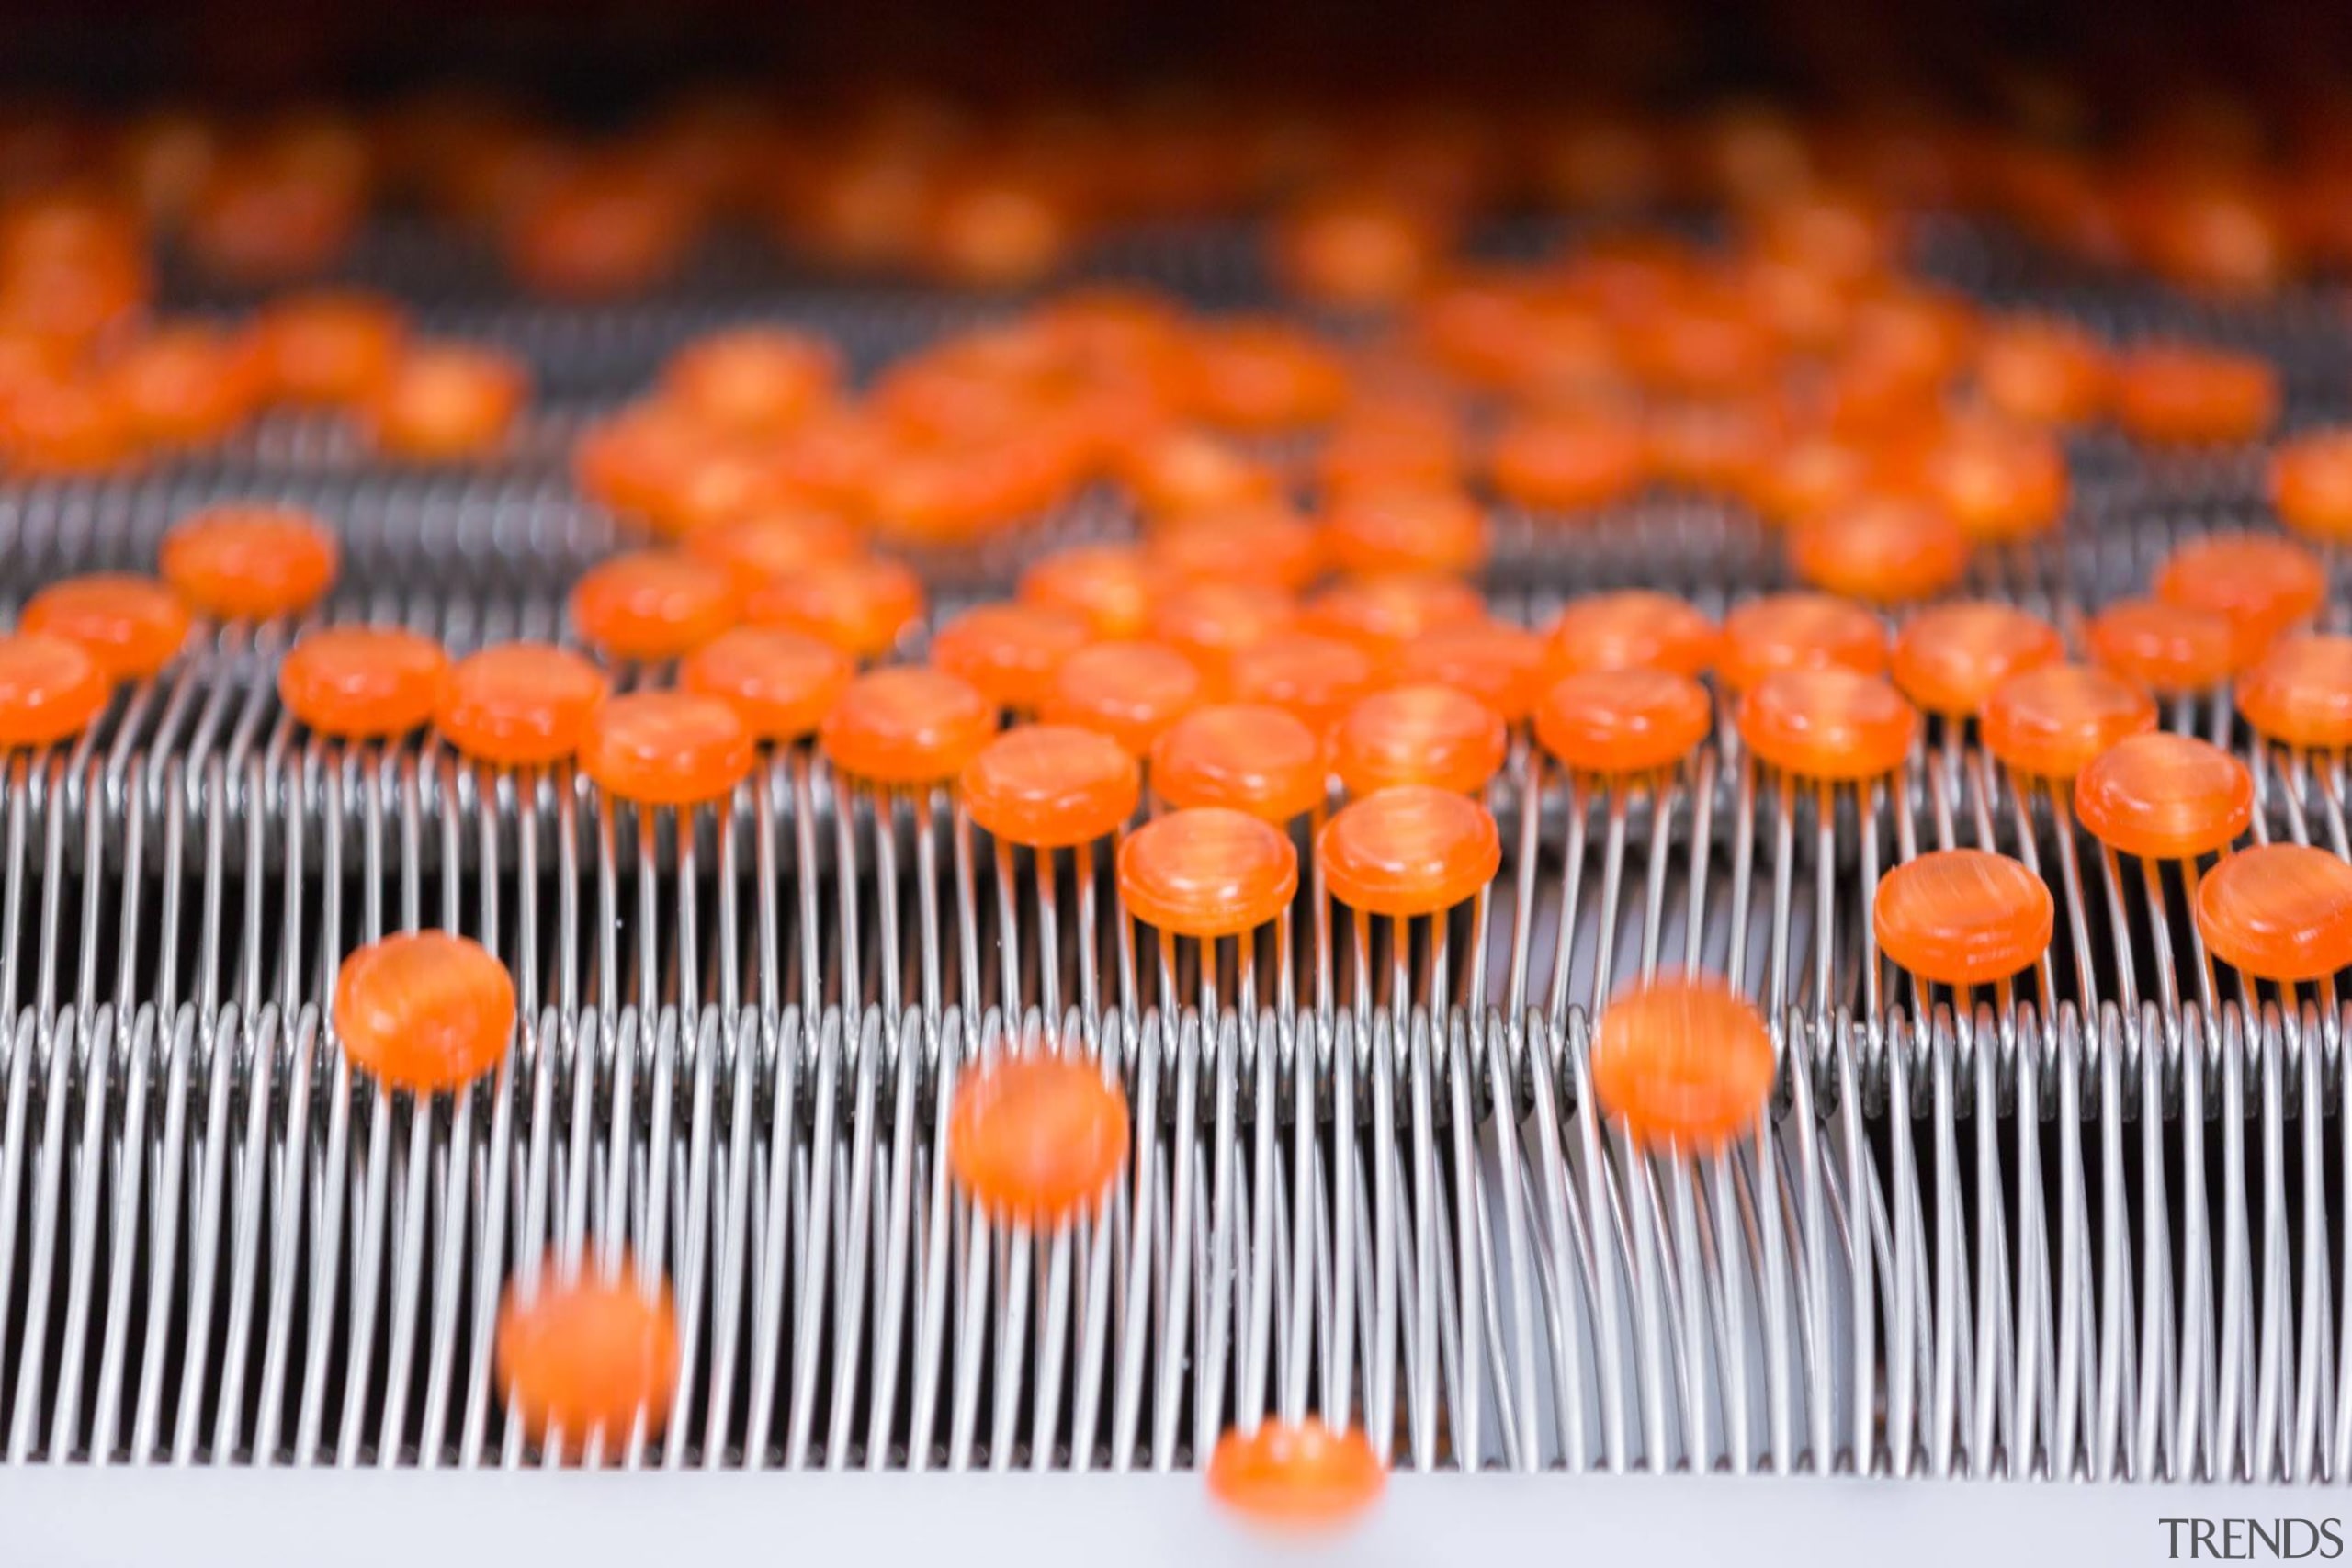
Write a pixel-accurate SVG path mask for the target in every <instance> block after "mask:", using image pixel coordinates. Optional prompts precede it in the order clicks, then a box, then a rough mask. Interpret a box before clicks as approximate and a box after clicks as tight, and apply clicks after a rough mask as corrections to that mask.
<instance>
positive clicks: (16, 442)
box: [0, 374, 135, 474]
mask: <svg viewBox="0 0 2352 1568" xmlns="http://www.w3.org/2000/svg"><path fill="white" fill-rule="evenodd" d="M134 440H135V435H134V433H133V431H132V429H131V425H130V419H129V418H128V416H127V415H126V414H125V412H124V411H123V408H122V405H121V403H120V401H119V400H118V399H117V398H116V397H115V396H114V393H113V389H111V388H110V387H109V386H107V384H106V383H105V382H104V381H101V380H100V379H98V378H96V377H93V376H87V375H81V374H71V375H63V376H40V377H33V378H27V379H24V380H21V381H18V382H16V383H14V384H12V385H10V386H9V387H8V389H7V396H6V403H5V407H0V452H5V455H6V457H7V460H8V464H9V466H10V467H11V468H15V469H17V471H18V472H19V473H23V474H88V473H96V472H98V471H100V470H102V469H106V468H114V467H116V466H117V465H119V464H120V463H123V462H126V461H128V460H129V459H130V457H132V456H134V454H135V446H134Z"/></svg>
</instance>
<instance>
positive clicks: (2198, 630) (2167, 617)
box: [2085, 599, 2237, 697]
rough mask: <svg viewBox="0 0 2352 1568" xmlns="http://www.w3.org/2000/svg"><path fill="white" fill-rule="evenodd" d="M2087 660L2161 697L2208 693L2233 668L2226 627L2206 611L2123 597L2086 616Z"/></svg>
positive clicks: (2233, 654)
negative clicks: (2089, 617)
mask: <svg viewBox="0 0 2352 1568" xmlns="http://www.w3.org/2000/svg"><path fill="white" fill-rule="evenodd" d="M2085 640H2086V643H2087V644H2088V645H2089V648H2090V654H2091V658H2092V659H2094V660H2097V661H2098V663H2099V664H2100V665H2101V666H2103V667H2104V668H2106V669H2109V670H2112V671H2115V672H2116V673H2117V674H2119V675H2120V676H2122V677H2124V678H2125V679H2126V680H2130V681H2136V682H2139V683H2140V684H2141V685H2143V686H2145V687H2147V688H2148V690H2150V691H2152V692H2154V693H2155V694H2156V695H2158V696H2160V697H2176V696H2186V695H2191V694H2195V693H2198V692H2203V691H2209V690H2211V688H2212V687H2215V686H2218V685H2220V684H2221V683H2222V681H2224V680H2225V679H2227V678H2228V676H2229V674H2230V671H2233V670H2234V669H2236V668H2237V646H2236V642H2235V640H2234V639H2233V637H2232V636H2231V634H2230V623H2229V622H2228V621H2227V620H2226V619H2224V618H2223V617H2222V615H2219V614H2218V613H2216V612H2214V611H2211V610H2196V609H2191V608H2189V607H2188V606H2187V605H2183V604H2165V602H2164V601H2163V600H2161V599H2122V600H2118V601H2117V602H2116V603H2114V604H2109V606H2108V607H2107V608H2106V609H2104V610H2101V611H2100V612H2099V613H2098V615H2094V616H2092V617H2091V623H2090V626H2089V628H2088V630H2087V632H2086V637H2085Z"/></svg>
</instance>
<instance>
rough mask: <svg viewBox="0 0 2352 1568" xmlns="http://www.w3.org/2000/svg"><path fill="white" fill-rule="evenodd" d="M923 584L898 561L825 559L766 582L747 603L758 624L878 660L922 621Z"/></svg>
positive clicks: (746, 612)
mask: <svg viewBox="0 0 2352 1568" xmlns="http://www.w3.org/2000/svg"><path fill="white" fill-rule="evenodd" d="M922 613H923V592H922V580H921V579H919V578H918V577H916V576H915V574H914V573H913V572H911V571H909V570H907V569H906V568H905V567H903V566H901V565H899V563H898V562H897V561H894V560H881V559H859V560H840V561H821V562H817V563H814V564H812V565H810V566H809V567H806V568H804V569H802V570H798V571H794V572H791V573H789V574H787V575H786V576H783V577H779V578H776V579H775V580H773V581H768V582H764V583H763V584H761V585H760V586H759V587H757V588H755V589H753V590H752V592H751V594H750V596H749V597H748V598H746V599H745V600H744V602H743V618H744V619H745V620H747V621H749V622H751V623H752V625H753V626H783V627H785V628H786V629H788V630H791V631H799V632H807V633H808V634H809V636H811V637H821V638H823V639H824V640H825V641H827V642H830V643H831V644H832V645H833V646H834V647H835V648H838V649H841V650H842V652H843V653H846V654H848V655H849V656H850V657H851V658H853V659H860V660H865V659H879V658H880V657H882V655H884V654H886V653H888V652H889V651H890V649H892V648H894V647H896V646H897V644H898V641H899V637H903V636H904V635H905V634H906V630H907V628H908V627H909V626H913V625H914V624H915V623H916V622H917V621H919V620H921V619H922Z"/></svg>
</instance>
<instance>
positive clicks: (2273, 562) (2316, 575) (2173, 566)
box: [2155, 534, 2327, 667]
mask: <svg viewBox="0 0 2352 1568" xmlns="http://www.w3.org/2000/svg"><path fill="white" fill-rule="evenodd" d="M2155 588H2156V597H2157V598H2159V599H2162V600H2163V601H2165V603H2166V604H2181V605H2185V606H2187V607H2188V608H2189V609H2192V610H2211V611H2213V612H2214V613H2215V614H2217V615H2220V616H2221V617H2222V619H2223V620H2225V621H2227V622H2229V623H2230V633H2231V637H2232V639H2233V649H2234V654H2235V657H2236V659H2237V660H2238V662H2239V665H2240V666H2241V667H2243V666H2244V665H2245V664H2247V663H2250V662H2252V660H2254V659H2255V658H2256V657H2257V656H2258V655H2259V654H2260V653H2261V651H2262V650H2263V649H2266V648H2267V647H2269V646H2270V643H2271V641H2272V639H2274V638H2275V637H2278V634H2279V633H2281V632H2283V631H2286V630H2288V629H2289V628H2290V627H2292V626H2297V625H2299V624H2301V622H2303V621H2307V620H2309V619H2310V618H2311V617H2312V615H2315V614H2317V613H2318V610H2319V607H2320V604H2321V602H2322V601H2323V600H2324V599H2325V598H2326V597H2327V570H2326V569H2325V568H2324V567H2323V566H2321V565H2320V562H2319V558H2318V557H2316V556H2314V555H2312V552H2311V551H2310V550H2308V549H2306V548H2305V547H2302V546H2301V545H2299V544H2296V543H2295V542H2294V541H2293V540H2291V539H2281V538H2277V537H2274V536H2268V535H2263V534H2208V535H2206V536H2204V537H2203V538H2199V539H2191V540H2189V541H2188V542H2187V543H2185V544H2182V545H2181V546H2179V547H2177V548H2176V549H2175V550H2174V551H2173V552H2172V554H2171V555H2169V556H2167V557H2165V564H2164V565H2163V566H2161V567H2159V568H2157V569H2156V581H2155Z"/></svg>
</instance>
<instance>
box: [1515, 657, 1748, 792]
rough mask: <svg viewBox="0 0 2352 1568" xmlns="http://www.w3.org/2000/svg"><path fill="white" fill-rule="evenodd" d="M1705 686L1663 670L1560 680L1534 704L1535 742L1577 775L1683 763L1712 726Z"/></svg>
mask: <svg viewBox="0 0 2352 1568" xmlns="http://www.w3.org/2000/svg"><path fill="white" fill-rule="evenodd" d="M1714 719H1715V709H1714V705H1713V703H1711V702H1709V701H1708V700H1707V689H1706V688H1705V687H1704V686H1702V685H1701V684H1699V682H1696V681H1694V680H1692V679H1691V677H1690V676H1688V675H1678V674H1676V673H1674V672H1673V671H1668V670H1644V669H1638V668H1636V669H1629V670H1586V671H1579V672H1577V673H1576V674H1573V675H1564V676H1562V677H1561V678H1560V679H1559V680H1558V681H1556V682H1554V683H1553V685H1552V689H1551V690H1550V691H1548V692H1546V693H1544V698H1543V701H1541V702H1539V703H1538V704H1536V706H1535V738H1536V739H1537V740H1539V741H1541V742H1542V743H1543V746H1544V750H1546V751H1549V752H1550V753H1552V755H1553V756H1555V757H1556V758H1558V759H1559V760H1560V761H1561V762H1563V763H1564V764H1566V766H1568V767H1570V768H1574V769H1576V770H1577V772H1579V773H1620V774H1622V773H1650V772H1654V771H1655V770H1657V769H1659V768H1670V767H1673V766H1674V765H1675V764H1677V763H1679V762H1680V761H1682V759H1683V758H1685V757H1687V756H1689V755H1690V754H1691V752H1692V751H1693V750H1696V749H1697V748H1698V745H1699V743H1700V742H1701V741H1702V740H1704V739H1706V738H1707V732H1708V731H1709V730H1710V729H1712V728H1713V727H1714Z"/></svg>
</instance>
